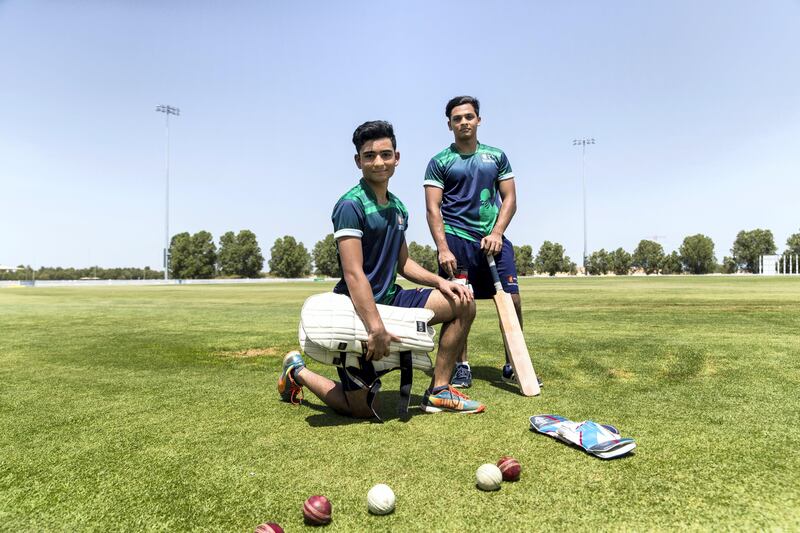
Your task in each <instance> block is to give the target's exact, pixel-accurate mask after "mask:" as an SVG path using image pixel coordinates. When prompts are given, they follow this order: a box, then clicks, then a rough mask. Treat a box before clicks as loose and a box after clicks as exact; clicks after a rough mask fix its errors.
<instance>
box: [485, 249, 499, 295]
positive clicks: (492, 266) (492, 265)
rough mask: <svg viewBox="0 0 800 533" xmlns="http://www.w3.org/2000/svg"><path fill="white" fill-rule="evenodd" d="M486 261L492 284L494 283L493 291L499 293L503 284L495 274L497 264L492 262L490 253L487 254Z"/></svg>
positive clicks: (492, 257)
mask: <svg viewBox="0 0 800 533" xmlns="http://www.w3.org/2000/svg"><path fill="white" fill-rule="evenodd" d="M486 261H488V262H489V270H491V271H492V282H494V290H496V291H497V292H500V291H502V290H503V284H502V283H500V274H498V273H497V264H496V263H495V262H494V256H493V255H492V254H491V253H487V254H486Z"/></svg>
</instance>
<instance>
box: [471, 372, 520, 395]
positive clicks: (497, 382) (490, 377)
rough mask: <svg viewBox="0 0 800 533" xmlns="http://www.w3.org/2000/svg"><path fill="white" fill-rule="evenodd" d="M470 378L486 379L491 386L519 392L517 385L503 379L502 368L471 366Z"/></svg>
mask: <svg viewBox="0 0 800 533" xmlns="http://www.w3.org/2000/svg"><path fill="white" fill-rule="evenodd" d="M471 369H472V379H473V380H475V379H480V380H481V381H486V382H487V383H489V384H490V385H491V386H492V387H495V388H498V389H500V390H502V391H505V392H513V393H516V394H520V392H519V387H518V386H517V385H513V384H511V383H506V382H505V381H503V370H502V369H501V368H496V367H493V366H471Z"/></svg>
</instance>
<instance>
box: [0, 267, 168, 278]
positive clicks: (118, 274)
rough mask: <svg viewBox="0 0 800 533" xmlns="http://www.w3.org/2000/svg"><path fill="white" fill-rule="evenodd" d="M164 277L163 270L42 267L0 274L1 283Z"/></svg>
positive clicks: (147, 268) (18, 268)
mask: <svg viewBox="0 0 800 533" xmlns="http://www.w3.org/2000/svg"><path fill="white" fill-rule="evenodd" d="M163 277H164V271H163V270H151V269H150V267H144V268H136V267H124V268H101V267H97V266H95V267H88V268H64V267H49V266H43V267H39V268H38V269H33V268H32V267H31V266H30V265H18V266H17V268H16V271H15V272H0V280H2V281H24V280H33V279H37V280H79V279H159V278H163Z"/></svg>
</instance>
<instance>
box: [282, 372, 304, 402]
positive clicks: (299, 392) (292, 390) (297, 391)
mask: <svg viewBox="0 0 800 533" xmlns="http://www.w3.org/2000/svg"><path fill="white" fill-rule="evenodd" d="M293 373H294V372H293V371H291V370H290V371H289V373H288V374H286V377H287V378H289V383H290V385H289V394H290V396H289V401H290V402H291V403H292V405H300V404H301V403H303V387H301V386H300V385H298V384H297V382H296V381H295V380H294V376H293Z"/></svg>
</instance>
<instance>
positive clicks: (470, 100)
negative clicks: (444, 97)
mask: <svg viewBox="0 0 800 533" xmlns="http://www.w3.org/2000/svg"><path fill="white" fill-rule="evenodd" d="M464 104H472V107H474V108H475V114H476V115H478V116H481V103H480V102H479V101H478V99H477V98H475V97H474V96H456V97H455V98H451V99H450V101H449V102H447V107H445V108H444V114H445V115H447V118H448V119H449V118H450V113H452V112H453V108H454V107H458V106H460V105H464Z"/></svg>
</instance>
